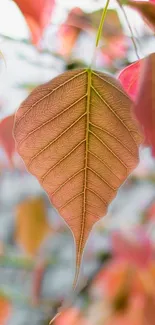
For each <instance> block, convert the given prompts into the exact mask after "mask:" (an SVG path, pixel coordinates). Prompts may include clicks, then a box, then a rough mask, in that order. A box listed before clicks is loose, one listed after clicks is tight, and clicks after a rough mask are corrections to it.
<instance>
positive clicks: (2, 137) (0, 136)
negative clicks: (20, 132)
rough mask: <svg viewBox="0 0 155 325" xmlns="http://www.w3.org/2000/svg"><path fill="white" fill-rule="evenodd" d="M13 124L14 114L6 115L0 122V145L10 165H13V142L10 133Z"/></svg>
mask: <svg viewBox="0 0 155 325" xmlns="http://www.w3.org/2000/svg"><path fill="white" fill-rule="evenodd" d="M13 125H14V115H10V116H8V117H6V118H5V119H4V120H2V121H1V122H0V146H2V147H3V149H4V151H5V153H6V155H7V157H8V159H9V161H10V163H11V165H13V160H12V158H13V155H14V153H15V142H14V139H13V135H12V129H13Z"/></svg>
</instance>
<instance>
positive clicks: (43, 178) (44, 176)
mask: <svg viewBox="0 0 155 325" xmlns="http://www.w3.org/2000/svg"><path fill="white" fill-rule="evenodd" d="M85 141H86V139H84V140H82V141H80V142H79V143H78V144H77V145H76V146H75V147H74V148H73V149H72V150H71V151H70V152H69V153H68V154H67V155H65V156H64V157H63V158H62V159H60V160H59V161H58V162H57V163H56V164H55V165H53V166H52V167H51V168H49V170H48V171H47V172H46V173H45V174H44V175H43V176H42V177H41V184H43V182H44V180H45V178H46V177H47V176H48V175H49V173H50V172H51V171H52V170H54V168H56V167H57V166H59V165H60V164H61V163H62V162H63V161H64V160H65V159H66V158H68V157H69V156H70V155H71V154H72V153H73V152H74V151H75V150H76V149H77V148H78V147H80V145H81V144H82V143H84V142H85Z"/></svg>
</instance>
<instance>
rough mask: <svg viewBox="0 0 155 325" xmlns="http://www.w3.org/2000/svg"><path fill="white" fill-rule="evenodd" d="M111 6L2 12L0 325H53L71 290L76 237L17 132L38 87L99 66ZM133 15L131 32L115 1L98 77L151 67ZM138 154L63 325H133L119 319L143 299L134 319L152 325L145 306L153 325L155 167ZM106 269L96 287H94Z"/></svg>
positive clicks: (142, 28) (148, 36)
mask: <svg viewBox="0 0 155 325" xmlns="http://www.w3.org/2000/svg"><path fill="white" fill-rule="evenodd" d="M32 2H33V5H32ZM104 3H105V2H104V1H99V0H89V1H88V0H87V1H86V0H85V1H84V0H81V1H70V0H55V1H54V0H45V1H40V2H38V1H37V0H34V1H32V0H31V1H30V0H29V1H25V0H15V1H10V0H1V3H0V50H1V53H2V55H1V58H0V119H1V121H0V189H1V190H0V325H9V324H11V325H28V324H29V323H30V322H31V324H33V325H35V324H37V325H46V324H48V323H49V320H50V319H51V317H52V316H54V315H55V313H56V311H57V308H58V307H59V306H60V305H61V302H62V301H63V300H64V298H65V297H66V293H69V292H70V290H71V285H72V281H73V277H74V271H73V270H74V263H75V261H74V248H73V242H72V238H71V234H70V231H69V230H68V229H67V227H66V225H65V223H64V222H63V221H62V219H61V217H60V216H59V215H58V214H57V212H56V211H55V209H54V208H53V207H52V206H51V204H50V203H49V200H48V197H47V196H46V195H45V193H44V192H43V189H42V188H41V187H40V185H39V184H38V182H37V180H36V179H35V178H34V177H33V176H31V175H30V174H28V173H27V171H26V169H25V167H24V164H23V162H22V160H21V158H20V157H19V156H18V154H17V152H16V149H15V144H14V139H13V137H12V127H13V123H14V113H15V111H16V109H17V108H18V107H19V105H20V103H21V102H22V101H23V100H24V99H25V98H26V97H27V95H28V94H29V93H30V92H31V91H32V90H33V89H34V88H35V87H36V86H37V85H39V84H42V83H44V82H46V81H48V80H49V79H52V78H54V77H55V76H57V75H58V74H60V73H62V72H64V71H66V70H69V69H74V68H79V67H84V66H86V65H88V64H89V63H90V62H91V60H92V56H93V52H94V42H95V35H96V32H97V28H98V25H99V20H100V17H101V10H102V8H103V6H104ZM77 5H78V7H77ZM125 15H127V17H128V21H129V23H128V22H127V21H126V19H125V16H124V12H122V10H121V8H120V6H119V5H118V3H117V2H116V1H113V0H112V1H111V3H110V9H109V10H108V13H107V17H106V20H105V24H104V29H103V34H102V38H101V42H100V47H99V49H98V51H97V59H96V66H95V68H96V69H99V70H100V71H105V72H109V73H112V74H114V75H115V76H117V75H118V73H119V71H120V70H121V69H123V68H124V67H126V66H128V65H129V64H130V63H132V62H134V61H135V60H137V55H138V57H139V58H143V57H144V56H145V55H147V54H149V53H151V52H153V51H154V50H155V41H154V35H153V32H152V31H151V29H150V28H149V27H148V26H147V25H146V24H144V22H143V20H142V18H141V17H140V15H139V14H138V13H137V12H135V11H134V10H132V9H129V8H127V9H125ZM129 25H130V28H129ZM131 29H132V33H133V35H134V42H135V44H136V50H135V46H134V44H133V41H132V38H133V35H132V33H131ZM140 154H141V161H140V164H139V166H138V168H137V169H136V170H135V171H134V173H133V174H132V175H131V176H130V177H129V179H128V180H127V182H126V183H125V184H124V185H123V186H122V187H121V189H120V191H119V193H118V196H117V198H116V199H115V200H114V202H113V203H112V205H111V206H110V208H109V210H108V214H107V216H106V217H105V218H104V219H103V220H101V221H100V222H98V223H97V224H96V226H95V227H94V230H93V232H92V234H91V236H90V241H89V243H88V245H87V247H86V250H85V254H84V261H85V263H84V266H83V270H82V272H81V273H82V274H81V288H83V286H84V284H86V283H87V281H88V285H87V286H86V287H84V289H83V290H82V292H81V294H80V295H79V297H78V299H77V298H76V299H75V297H74V298H73V300H74V299H75V301H76V302H75V307H74V308H71V309H70V310H69V311H67V312H66V313H68V314H66V315H65V316H62V318H59V319H57V320H56V324H57V325H62V324H67V325H71V324H72V325H73V324H74V325H75V324H86V322H85V317H86V316H87V317H86V318H87V319H88V320H89V319H91V321H92V322H93V323H91V324H104V319H103V308H104V310H106V312H105V313H104V315H110V316H111V308H113V309H112V310H113V317H114V318H113V319H114V320H113V319H112V321H111V322H110V323H109V322H108V323H105V324H108V325H113V324H115V325H117V324H119V325H120V324H123V325H127V324H129V323H127V321H126V319H125V318H124V320H122V323H116V321H117V317H116V316H117V315H116V311H117V310H119V311H120V310H121V311H122V310H123V313H124V310H128V309H132V312H130V311H128V313H129V312H130V313H131V314H133V311H135V310H138V307H135V306H137V305H134V303H133V300H134V299H132V298H134V297H136V298H137V297H138V298H137V299H139V300H138V301H139V305H140V307H139V314H138V312H137V315H138V316H137V319H138V321H139V323H138V321H137V320H136V321H137V323H136V321H135V320H134V321H135V322H134V321H133V318H130V324H131V323H132V324H134V325H142V324H144V323H142V317H143V315H140V310H142V306H146V308H148V309H147V315H150V316H148V317H150V322H149V323H148V322H147V323H145V324H146V325H147V324H149V325H150V324H151V325H152V324H154V323H153V322H152V323H151V317H152V315H153V311H154V300H153V299H154V294H153V293H152V291H151V289H148V290H146V287H149V288H151V283H153V281H154V255H155V162H154V159H153V158H152V156H151V152H150V150H149V149H148V148H146V149H143V150H142V151H141V153H140ZM120 260H121V261H122V260H123V264H122V262H121V263H120ZM109 261H110V262H109ZM129 261H130V264H131V269H132V271H133V270H134V271H133V273H134V272H135V273H134V274H136V278H135V279H138V280H137V282H138V281H139V283H140V284H139V287H138V289H137V288H136V289H135V281H136V280H135V279H133V278H131V279H130V281H129V283H128V277H127V274H128V272H129V265H128V263H129ZM144 264H145V266H147V271H146V272H145V274H144V272H143V266H144ZM137 265H138V266H137ZM104 266H105V268H104ZM100 268H101V271H99V274H98V277H97V278H95V279H96V280H91V279H92V277H93V275H94V274H96V272H98V270H99V269H100ZM135 268H136V271H135ZM129 273H130V272H129ZM131 273H132V272H131ZM141 278H143V281H142V283H143V285H142V284H141V280H139V279H141ZM123 281H124V282H123ZM151 281H152V282H151ZM148 284H150V286H148ZM153 285H154V283H153V284H152V286H153ZM102 286H103V287H102ZM121 288H123V291H121ZM126 288H127V289H126ZM153 288H154V287H153ZM102 289H103V291H102ZM126 290H127V291H126ZM118 293H119V295H118ZM144 296H145V298H146V299H144ZM130 300H132V302H131V301H130ZM144 300H145V302H144ZM136 301H137V300H136ZM150 301H151V304H150V303H149V302H150ZM132 303H133V304H132ZM129 305H130V307H129ZM111 306H112V307H111ZM126 306H127V307H126ZM149 306H150V308H149ZM125 308H128V309H125ZM134 308H135V309H134ZM136 308H137V309H136ZM79 310H82V311H80V312H79ZM126 314H127V312H126ZM134 314H135V312H134ZM92 315H93V316H92ZM67 317H68V318H67ZM95 317H96V318H95ZM123 317H125V316H123ZM130 317H131V316H130ZM138 317H139V318H138ZM140 317H141V318H140Z"/></svg>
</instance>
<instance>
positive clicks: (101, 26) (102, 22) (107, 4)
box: [96, 0, 110, 48]
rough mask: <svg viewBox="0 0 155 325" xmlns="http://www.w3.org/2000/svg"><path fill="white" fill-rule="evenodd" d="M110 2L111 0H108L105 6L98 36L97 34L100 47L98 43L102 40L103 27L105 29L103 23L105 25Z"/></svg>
mask: <svg viewBox="0 0 155 325" xmlns="http://www.w3.org/2000/svg"><path fill="white" fill-rule="evenodd" d="M109 3H110V0H107V2H106V5H105V8H104V9H103V13H102V17H101V21H100V25H99V28H98V32H97V36H96V48H97V47H98V44H99V41H100V38H101V34H102V29H103V25H104V22H105V17H106V14H107V10H108V6H109Z"/></svg>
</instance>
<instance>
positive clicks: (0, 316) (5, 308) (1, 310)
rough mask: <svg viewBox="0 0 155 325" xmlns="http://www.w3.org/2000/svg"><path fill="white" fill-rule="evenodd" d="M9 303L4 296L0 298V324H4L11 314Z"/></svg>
mask: <svg viewBox="0 0 155 325" xmlns="http://www.w3.org/2000/svg"><path fill="white" fill-rule="evenodd" d="M11 309H12V308H11V304H10V302H9V301H8V300H6V299H5V298H0V324H1V325H6V324H7V321H8V319H9V317H10V314H11Z"/></svg>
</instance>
